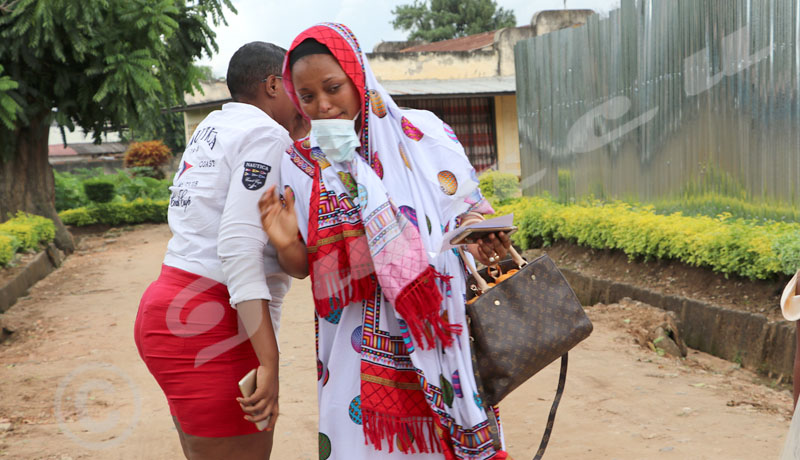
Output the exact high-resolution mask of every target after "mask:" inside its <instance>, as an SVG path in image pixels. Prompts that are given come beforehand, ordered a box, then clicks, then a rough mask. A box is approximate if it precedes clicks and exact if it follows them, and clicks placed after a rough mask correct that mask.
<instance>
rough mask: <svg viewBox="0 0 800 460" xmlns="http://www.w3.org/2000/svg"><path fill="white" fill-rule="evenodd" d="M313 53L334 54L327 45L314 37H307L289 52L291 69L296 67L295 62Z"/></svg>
mask: <svg viewBox="0 0 800 460" xmlns="http://www.w3.org/2000/svg"><path fill="white" fill-rule="evenodd" d="M312 54H329V55H331V56H333V53H331V50H330V49H328V47H327V46H325V45H323V44H322V43H320V42H318V41H316V40H314V39H313V38H306V39H305V40H303V41H302V42H300V44H299V45H297V46H295V47H294V49H293V50H292V52H291V53H289V68H290V69H291V68H292V67H294V64H295V62H297V61H299V60H300V59H302V58H304V57H306V56H310V55H312Z"/></svg>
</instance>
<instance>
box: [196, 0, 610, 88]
mask: <svg viewBox="0 0 800 460" xmlns="http://www.w3.org/2000/svg"><path fill="white" fill-rule="evenodd" d="M496 1H497V4H498V6H501V7H503V8H505V9H511V10H513V11H514V14H515V15H516V17H517V25H518V26H521V25H526V24H529V23H530V20H531V17H532V16H533V14H534V13H536V12H537V11H541V10H553V9H562V8H564V1H563V0H496ZM276 3H278V5H276ZM411 3H413V0H279V1H274V0H272V1H264V0H234V2H233V4H234V6H235V7H236V9H237V10H238V12H239V14H237V15H234V14H233V13H231V12H230V11H228V12H227V13H226V15H225V16H226V19H227V21H228V26H221V27H217V28H216V29H215V30H216V33H217V44H218V45H219V53H218V54H217V55H215V56H213V57H212V58H211V59H209V58H208V57H204V58H203V59H202V60H200V61H199V62H198V64H201V65H210V66H211V67H212V69H213V72H214V75H215V76H216V77H223V76H225V73H226V72H227V68H228V61H229V60H230V58H231V56H232V55H233V53H234V52H236V50H237V49H239V47H240V46H242V45H244V44H245V43H248V42H251V41H255V40H261V41H265V42H271V43H275V44H276V45H279V46H282V47H284V48H288V47H289V45H290V44H291V41H292V39H294V37H295V36H296V35H297V34H298V33H300V32H301V31H303V30H304V29H306V28H307V27H309V26H312V25H314V24H316V23H319V22H327V21H332V22H341V23H343V24H346V25H347V26H348V27H350V29H352V30H353V33H355V34H356V37H358V40H359V42H360V43H361V47H362V48H363V49H364V51H366V52H371V51H372V48H373V47H374V46H375V45H376V44H378V43H380V42H381V41H395V40H404V39H405V38H406V34H407V32H403V31H398V30H394V29H393V28H392V24H391V21H392V18H393V16H392V9H394V7H395V6H398V5H404V4H411ZM619 3H620V0H566V4H567V8H570V9H582V8H588V9H593V10H595V11H597V12H598V13H601V14H604V15H605V14H607V13H608V11H609V10H612V9H614V8H617V7H619Z"/></svg>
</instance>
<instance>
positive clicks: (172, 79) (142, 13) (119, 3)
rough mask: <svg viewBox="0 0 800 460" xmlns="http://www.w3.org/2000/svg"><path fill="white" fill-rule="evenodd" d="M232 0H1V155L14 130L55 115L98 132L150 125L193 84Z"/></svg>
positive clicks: (13, 146)
mask: <svg viewBox="0 0 800 460" xmlns="http://www.w3.org/2000/svg"><path fill="white" fill-rule="evenodd" d="M226 7H227V8H229V9H230V10H231V11H233V12H235V11H236V10H235V9H234V7H233V5H232V4H231V1H230V0H189V1H185V0H0V43H2V46H0V163H2V161H3V160H5V161H8V160H9V159H10V158H11V157H12V156H13V155H14V154H15V153H16V152H17V150H19V149H18V145H17V144H18V141H19V134H20V130H21V129H24V128H25V127H27V126H28V125H30V123H31V122H32V121H34V120H36V121H37V122H47V123H49V121H50V120H51V119H52V117H55V120H56V121H57V122H58V124H59V125H61V126H64V127H66V128H69V129H75V125H78V126H80V127H82V128H83V129H84V130H86V131H87V132H92V133H93V135H94V136H95V139H99V138H100V136H101V134H102V132H103V131H104V130H108V129H109V128H110V129H116V128H118V127H121V126H124V125H129V126H132V127H137V128H142V129H146V128H148V127H149V128H150V129H153V127H152V125H153V124H154V123H157V122H156V120H159V119H160V117H159V115H160V113H161V112H160V111H161V109H162V108H164V107H168V106H171V105H177V104H179V103H182V101H183V95H184V93H185V92H189V91H191V90H192V88H199V86H198V85H197V80H198V79H199V78H201V77H202V76H203V71H202V70H201V69H199V68H197V67H196V66H194V65H193V61H194V60H195V59H197V58H199V57H201V56H202V54H203V53H206V54H208V55H211V54H212V53H214V52H216V51H217V44H216V42H215V40H214V38H215V34H214V31H213V29H212V24H213V25H218V24H220V23H225V18H224V16H223V10H224V8H226Z"/></svg>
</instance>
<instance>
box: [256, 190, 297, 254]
mask: <svg viewBox="0 0 800 460" xmlns="http://www.w3.org/2000/svg"><path fill="white" fill-rule="evenodd" d="M284 199H285V200H286V206H285V207H284V206H283V205H282V204H281V200H280V198H279V197H278V194H277V193H275V186H274V185H273V186H272V187H270V188H269V189H267V191H266V192H264V195H262V196H261V199H260V200H258V209H259V211H260V212H261V226H262V227H263V228H264V231H265V232H266V233H267V236H268V237H269V241H270V243H271V244H272V246H273V247H275V249H277V250H278V251H281V250H283V249H286V248H288V247H290V246H291V245H292V244H294V243H296V242H297V232H298V227H297V213H296V212H295V209H294V193H293V192H292V189H290V188H288V187H287V188H286V195H285V196H284Z"/></svg>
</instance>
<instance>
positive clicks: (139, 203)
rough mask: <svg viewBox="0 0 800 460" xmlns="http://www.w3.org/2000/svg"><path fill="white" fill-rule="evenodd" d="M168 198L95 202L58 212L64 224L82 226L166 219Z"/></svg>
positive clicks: (156, 221)
mask: <svg viewBox="0 0 800 460" xmlns="http://www.w3.org/2000/svg"><path fill="white" fill-rule="evenodd" d="M168 206H169V200H151V199H146V198H138V199H136V200H133V201H114V202H111V203H95V204H91V205H89V206H86V207H82V208H76V209H69V210H67V211H62V212H60V213H59V214H58V216H59V217H60V218H61V221H62V222H64V223H65V224H66V225H73V226H76V227H82V226H86V225H93V224H106V225H125V224H140V223H144V222H154V223H161V222H166V221H167V209H168Z"/></svg>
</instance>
